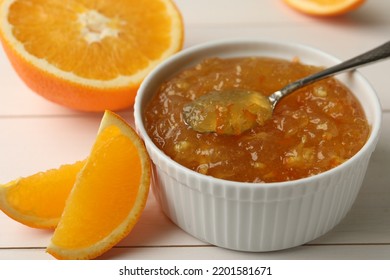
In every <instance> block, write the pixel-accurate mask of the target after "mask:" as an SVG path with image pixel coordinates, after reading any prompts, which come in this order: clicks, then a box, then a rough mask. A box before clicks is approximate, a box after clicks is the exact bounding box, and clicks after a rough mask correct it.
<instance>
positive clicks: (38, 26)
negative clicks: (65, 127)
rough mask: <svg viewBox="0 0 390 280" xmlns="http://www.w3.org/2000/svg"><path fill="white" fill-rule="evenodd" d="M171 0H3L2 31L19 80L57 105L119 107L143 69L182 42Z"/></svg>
mask: <svg viewBox="0 0 390 280" xmlns="http://www.w3.org/2000/svg"><path fill="white" fill-rule="evenodd" d="M183 29H184V28H183V22H182V17H181V14H180V12H179V10H178V9H177V7H176V6H175V5H174V4H173V2H172V1H171V0H147V1H139V0H116V1H108V0H107V1H94V0H85V1H76V0H70V1H61V0H34V1H24V0H3V1H0V39H1V41H2V43H3V47H4V50H5V52H6V54H7V55H8V58H9V60H10V62H11V63H12V65H13V66H14V68H15V70H16V72H17V73H18V74H19V76H20V77H21V78H22V80H23V81H24V82H25V83H26V84H27V85H28V86H29V87H30V88H31V89H32V90H34V91H35V92H37V93H38V94H40V95H42V96H43V97H45V98H47V99H48V100H51V101H53V102H56V103H59V104H61V105H64V106H67V107H70V108H74V109H78V110H83V111H104V110H106V109H109V110H119V109H123V108H126V107H129V106H131V105H133V103H134V98H135V95H136V92H137V89H138V87H139V85H140V83H141V82H142V80H143V79H144V77H145V76H146V75H147V74H148V73H149V72H150V71H151V70H152V69H153V68H154V67H155V66H156V65H157V64H158V63H160V62H161V61H162V60H164V59H166V58H167V57H169V56H170V55H172V54H173V53H175V52H177V51H178V50H180V49H181V48H182V44H183V33H184V31H183Z"/></svg>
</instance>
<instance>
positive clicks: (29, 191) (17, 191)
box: [0, 161, 85, 228]
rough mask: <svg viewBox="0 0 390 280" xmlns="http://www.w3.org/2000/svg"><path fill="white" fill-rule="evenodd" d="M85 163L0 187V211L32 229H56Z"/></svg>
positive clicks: (17, 180)
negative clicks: (78, 174)
mask: <svg viewBox="0 0 390 280" xmlns="http://www.w3.org/2000/svg"><path fill="white" fill-rule="evenodd" d="M84 163H85V162H84V161H80V162H76V163H74V164H67V165H62V166H61V167H59V168H58V169H51V170H48V171H45V172H40V173H37V174H34V175H31V176H29V177H25V178H20V179H16V180H14V181H12V182H9V183H7V184H5V185H0V209H1V210H2V211H3V212H4V213H5V214H7V215H8V216H9V217H11V218H12V219H14V220H15V221H18V222H20V223H22V224H24V225H27V226H30V227H34V228H55V227H56V226H57V224H58V221H59V220H60V217H61V214H62V211H63V210H64V206H65V201H66V199H67V197H68V195H69V193H70V191H71V189H72V187H73V185H74V182H75V181H76V176H77V173H79V171H80V170H81V168H82V167H83V165H84Z"/></svg>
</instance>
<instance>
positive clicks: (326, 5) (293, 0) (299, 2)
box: [284, 0, 365, 16]
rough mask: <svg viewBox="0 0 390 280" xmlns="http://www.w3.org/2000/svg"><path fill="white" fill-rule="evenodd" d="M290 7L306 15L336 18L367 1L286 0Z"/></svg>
mask: <svg viewBox="0 0 390 280" xmlns="http://www.w3.org/2000/svg"><path fill="white" fill-rule="evenodd" d="M284 1H285V2H286V3H287V4H288V5H289V6H290V7H292V8H294V9H296V10H298V11H300V12H303V13H305V14H310V15H317V16H335V15H341V14H345V13H347V12H350V11H352V10H355V9H357V8H358V7H360V6H361V5H362V4H363V3H364V2H365V0H284Z"/></svg>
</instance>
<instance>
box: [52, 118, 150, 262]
mask: <svg viewBox="0 0 390 280" xmlns="http://www.w3.org/2000/svg"><path fill="white" fill-rule="evenodd" d="M149 184H150V160H149V156H148V154H147V152H146V149H145V146H144V144H143V142H142V140H141V139H140V138H139V136H138V135H137V134H136V132H135V131H134V130H133V129H132V128H131V127H130V126H129V125H128V124H127V123H126V122H125V121H124V120H123V119H121V118H120V117H118V116H117V115H115V114H114V113H111V112H108V111H107V112H106V113H105V115H104V117H103V119H102V122H101V126H100V128H99V133H98V136H97V138H96V142H95V144H94V146H93V148H92V151H91V153H90V155H89V157H88V159H87V162H86V164H85V165H84V167H83V168H82V169H81V171H80V173H79V174H78V176H77V179H76V182H75V185H74V187H73V189H72V191H71V193H70V195H69V197H68V199H67V202H66V205H65V209H64V212H63V214H62V217H61V219H60V222H59V224H58V226H57V228H56V230H55V232H54V235H53V237H52V240H51V243H50V245H49V246H48V248H47V251H48V252H49V253H50V254H52V255H53V256H55V257H56V258H58V259H91V258H95V257H97V256H99V255H101V254H103V253H104V252H105V251H107V250H109V249H110V248H111V247H113V246H114V245H115V244H117V243H118V242H119V241H120V240H121V239H122V238H123V237H125V236H126V235H127V234H128V233H129V232H130V231H131V229H132V228H133V227H134V225H135V224H136V222H137V221H138V219H139V218H140V215H141V213H142V210H143V208H144V206H145V203H146V200H147V196H148V192H149Z"/></svg>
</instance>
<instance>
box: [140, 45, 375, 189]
mask: <svg viewBox="0 0 390 280" xmlns="http://www.w3.org/2000/svg"><path fill="white" fill-rule="evenodd" d="M252 44H272V45H275V46H280V47H284V48H297V49H300V50H303V51H309V52H311V53H313V54H315V55H318V56H321V57H324V58H325V59H327V60H331V61H333V62H334V63H339V62H341V61H342V60H341V59H339V58H337V57H336V56H333V55H331V54H330V53H328V52H325V51H323V50H320V49H318V48H316V47H312V46H310V45H307V44H301V43H296V42H291V41H289V42H285V41H280V40H270V39H261V38H256V39H253V38H233V39H222V40H212V41H208V42H204V43H200V44H197V45H194V46H191V47H188V48H186V49H183V50H181V51H179V52H178V53H176V54H174V55H172V56H171V57H169V58H167V59H166V60H164V61H163V62H161V63H160V64H159V65H157V66H156V67H155V68H154V69H153V70H152V71H151V72H150V73H149V74H148V75H147V76H146V77H145V79H144V80H143V82H142V83H141V85H140V87H139V90H138V93H137V95H136V98H135V103H134V120H135V126H136V130H137V132H138V134H139V135H140V136H141V138H142V139H143V141H144V142H145V145H146V147H149V148H151V149H153V152H154V153H156V154H157V155H158V156H159V158H160V160H161V159H162V160H164V161H165V162H166V163H168V164H171V165H173V166H174V167H175V168H176V169H178V170H180V171H181V172H184V173H186V174H188V175H192V176H195V177H197V178H198V179H201V180H203V182H207V183H208V184H209V183H213V184H215V183H218V184H219V185H221V186H224V187H227V188H229V187H233V188H237V187H240V188H248V187H249V188H252V187H256V188H269V187H282V188H283V187H287V186H291V185H297V184H302V185H306V184H310V182H313V181H317V180H319V179H321V177H326V176H333V175H334V173H337V172H339V171H341V170H342V169H344V168H346V167H348V166H350V165H351V164H352V163H353V162H355V161H357V160H359V158H360V157H362V156H363V155H364V154H366V153H370V154H371V153H372V152H373V151H374V149H375V146H376V143H377V141H378V138H379V134H380V128H381V123H382V109H381V104H380V100H379V98H378V95H377V93H376V91H375V89H374V88H373V87H372V85H371V84H370V83H369V82H368V80H367V79H366V78H365V77H364V76H363V75H362V74H361V73H360V72H359V71H357V70H354V71H353V72H352V73H351V74H352V75H354V76H355V78H356V79H357V81H358V82H359V83H362V84H363V85H364V86H365V87H366V88H367V89H368V90H369V91H370V93H369V96H370V97H371V99H372V100H371V103H372V104H373V121H372V123H370V126H371V127H370V128H371V130H370V135H369V137H368V139H367V141H366V143H365V144H364V145H363V147H362V148H361V149H360V150H359V151H358V152H357V153H356V154H355V155H353V156H352V157H351V158H349V159H348V160H346V161H345V162H343V163H341V164H340V165H338V166H336V167H333V168H331V169H329V170H326V171H324V172H321V173H318V174H315V175H313V176H309V177H304V178H300V179H295V180H289V181H280V182H239V181H230V180H226V179H220V178H216V177H213V176H210V175H205V174H201V173H198V172H196V171H194V170H191V169H189V168H187V167H185V166H183V165H181V164H179V163H178V162H176V161H174V160H173V159H172V158H171V157H169V156H168V155H166V154H165V153H164V152H163V151H162V150H160V148H158V147H157V146H156V145H155V144H154V142H153V141H152V140H151V138H150V136H149V135H148V133H147V132H146V129H145V126H144V121H143V116H142V114H141V112H142V108H141V104H142V99H143V96H145V94H143V92H144V91H146V90H147V87H148V85H149V83H150V82H151V81H152V80H153V79H154V78H155V76H158V75H159V74H160V72H161V71H164V69H165V68H167V67H168V66H169V65H171V64H174V63H179V62H180V61H181V60H183V59H185V58H186V57H189V56H191V55H193V54H195V53H200V52H203V51H207V50H210V49H213V48H218V47H222V46H230V47H232V46H237V45H240V46H241V47H243V46H249V45H252ZM181 64H182V65H183V66H182V67H181V68H180V69H184V68H185V67H186V65H188V63H181ZM170 75H171V74H168V75H166V76H170ZM346 86H347V87H348V85H346ZM358 100H359V99H358ZM359 102H360V103H361V100H359ZM362 106H363V105H362ZM363 107H364V106H363ZM149 148H148V149H149ZM149 153H150V152H149ZM152 161H153V159H152Z"/></svg>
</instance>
